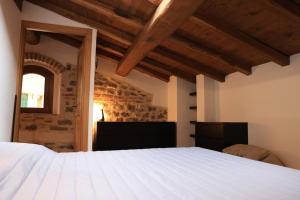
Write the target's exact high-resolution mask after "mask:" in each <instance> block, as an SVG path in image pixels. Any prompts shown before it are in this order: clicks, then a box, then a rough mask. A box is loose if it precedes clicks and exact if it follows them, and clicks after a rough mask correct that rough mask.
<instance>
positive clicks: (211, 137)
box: [195, 122, 248, 151]
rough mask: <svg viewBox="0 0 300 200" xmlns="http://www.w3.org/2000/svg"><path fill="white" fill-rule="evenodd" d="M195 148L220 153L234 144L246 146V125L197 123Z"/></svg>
mask: <svg viewBox="0 0 300 200" xmlns="http://www.w3.org/2000/svg"><path fill="white" fill-rule="evenodd" d="M195 129H196V137H195V142H196V146H198V147H203V148H207V149H211V150H216V151H222V150H223V149H224V148H226V147H228V146H231V145H234V144H248V124H247V123H238V122H197V123H196V128H195Z"/></svg>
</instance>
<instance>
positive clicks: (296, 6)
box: [28, 0, 300, 82]
mask: <svg viewBox="0 0 300 200" xmlns="http://www.w3.org/2000/svg"><path fill="white" fill-rule="evenodd" d="M28 1H29V2H31V3H34V4H36V5H39V6H41V7H44V8H46V9H49V10H51V11H54V12H56V13H58V14H60V15H63V16H65V17H67V18H70V19H73V20H76V21H78V22H81V23H85V24H88V25H90V26H92V27H95V28H97V30H98V39H97V55H98V56H99V57H106V58H110V59H113V60H116V61H118V62H119V63H120V64H119V68H118V70H117V72H119V74H121V75H127V74H128V73H129V72H130V70H131V68H133V67H134V69H137V70H140V71H142V72H144V73H147V74H150V75H151V76H154V77H157V78H159V79H161V80H164V81H168V80H169V77H170V76H171V75H176V76H178V77H181V78H183V79H185V80H188V81H191V82H195V80H196V78H195V77H196V75H197V74H204V75H206V76H209V77H211V78H213V79H215V80H218V81H222V82H223V81H225V77H226V75H228V74H231V73H233V72H237V71H238V72H241V73H243V74H245V76H246V75H250V74H251V67H253V66H255V65H259V64H263V63H266V62H269V61H273V62H275V63H277V64H278V65H280V66H286V65H288V64H289V56H290V55H292V54H296V53H299V52H300V25H299V24H300V2H299V0H203V1H202V0H197V1H195V0H185V1H182V0H163V2H162V0H69V1H66V0H28ZM183 2H185V3H183ZM186 2H189V3H186ZM163 3H164V4H166V5H167V6H166V5H163ZM172 6H173V7H172ZM180 7H182V8H184V9H180ZM161 13H163V14H161ZM174 18H175V19H178V20H174ZM73 39H74V38H73ZM124 69H125V71H124ZM126 70H127V71H126Z"/></svg>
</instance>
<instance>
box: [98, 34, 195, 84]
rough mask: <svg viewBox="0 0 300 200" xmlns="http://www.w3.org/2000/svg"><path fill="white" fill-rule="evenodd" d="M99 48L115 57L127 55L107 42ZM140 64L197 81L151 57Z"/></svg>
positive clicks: (100, 42)
mask: <svg viewBox="0 0 300 200" xmlns="http://www.w3.org/2000/svg"><path fill="white" fill-rule="evenodd" d="M97 48H99V49H101V50H103V51H106V52H109V53H111V54H114V55H118V56H120V57H124V55H125V53H126V49H124V48H121V47H118V46H117V45H114V44H111V43H109V42H107V41H103V40H100V41H98V44H97ZM140 64H142V65H143V66H147V67H149V68H152V69H153V70H155V71H158V72H161V73H165V74H168V75H175V76H178V77H180V78H182V79H185V80H187V81H190V82H193V83H194V82H195V81H196V76H195V75H194V74H191V73H187V72H185V71H182V70H180V69H178V68H176V67H171V66H169V65H167V64H164V63H161V62H159V61H156V60H154V59H151V58H149V57H145V58H144V59H143V60H142V61H141V62H140Z"/></svg>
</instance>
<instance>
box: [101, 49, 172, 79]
mask: <svg viewBox="0 0 300 200" xmlns="http://www.w3.org/2000/svg"><path fill="white" fill-rule="evenodd" d="M97 56H98V57H100V58H109V59H112V60H114V61H117V62H120V60H121V59H122V56H120V55H117V54H114V53H112V52H109V51H106V50H103V49H99V50H98V51H97ZM134 69H135V70H137V71H140V72H142V73H145V74H148V75H150V76H153V77H155V78H157V79H160V80H162V81H165V82H169V80H170V75H168V74H165V73H161V72H158V71H156V70H154V69H152V68H149V67H147V66H145V65H142V64H138V65H137V66H136V67H135V68H134Z"/></svg>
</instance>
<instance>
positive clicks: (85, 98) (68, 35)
mask: <svg viewBox="0 0 300 200" xmlns="http://www.w3.org/2000/svg"><path fill="white" fill-rule="evenodd" d="M47 45H49V46H47ZM91 46H92V30H90V29H84V28H75V27H67V26H61V25H52V24H42V23H36V22H28V21H23V22H22V30H21V45H20V61H19V68H18V72H17V90H16V91H17V100H16V113H15V124H14V136H13V140H14V141H15V142H26V143H37V144H42V145H45V146H47V147H49V148H52V149H53V150H55V151H58V152H65V151H86V150H88V132H89V131H88V123H89V120H88V119H89V96H90V95H89V94H90V70H91V49H92V48H91ZM62 55H67V56H65V57H67V59H65V57H62ZM70 57H73V60H72V61H71V62H70ZM68 59H69V60H68Z"/></svg>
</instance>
